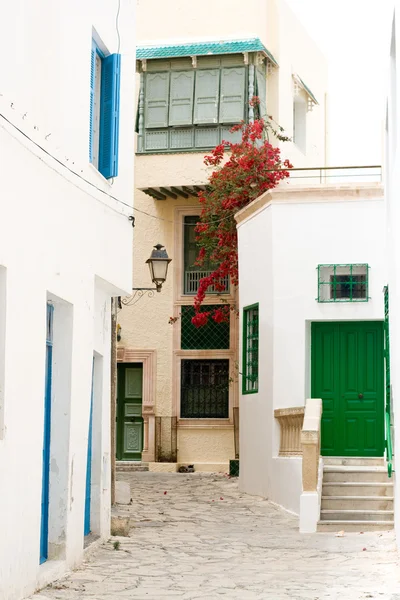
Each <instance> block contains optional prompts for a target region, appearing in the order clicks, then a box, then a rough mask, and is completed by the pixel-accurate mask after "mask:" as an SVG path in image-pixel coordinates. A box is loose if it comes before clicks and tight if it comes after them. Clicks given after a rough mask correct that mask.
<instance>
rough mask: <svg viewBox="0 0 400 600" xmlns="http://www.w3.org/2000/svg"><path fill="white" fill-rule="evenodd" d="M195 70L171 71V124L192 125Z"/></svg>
mask: <svg viewBox="0 0 400 600" xmlns="http://www.w3.org/2000/svg"><path fill="white" fill-rule="evenodd" d="M193 88H194V71H178V72H172V73H171V91H170V97H169V124H170V125H191V124H192V120H193Z"/></svg>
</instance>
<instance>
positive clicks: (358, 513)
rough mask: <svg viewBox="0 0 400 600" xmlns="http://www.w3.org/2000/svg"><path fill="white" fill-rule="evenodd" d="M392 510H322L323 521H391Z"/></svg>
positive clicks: (392, 516)
mask: <svg viewBox="0 0 400 600" xmlns="http://www.w3.org/2000/svg"><path fill="white" fill-rule="evenodd" d="M393 519H394V512H393V511H392V510H321V518H320V520H321V521H390V522H393Z"/></svg>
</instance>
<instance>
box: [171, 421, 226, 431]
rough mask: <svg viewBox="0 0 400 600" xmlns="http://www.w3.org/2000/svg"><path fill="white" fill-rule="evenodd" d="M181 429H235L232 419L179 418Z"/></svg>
mask: <svg viewBox="0 0 400 600" xmlns="http://www.w3.org/2000/svg"><path fill="white" fill-rule="evenodd" d="M178 427H179V428H181V429H233V421H232V420H231V419H178Z"/></svg>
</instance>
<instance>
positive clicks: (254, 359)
mask: <svg viewBox="0 0 400 600" xmlns="http://www.w3.org/2000/svg"><path fill="white" fill-rule="evenodd" d="M258 325H259V323H258V304H253V305H252V306H246V308H244V309H243V374H242V382H243V383H242V391H243V394H254V393H256V392H258Z"/></svg>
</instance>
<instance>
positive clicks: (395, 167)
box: [385, 0, 400, 535]
mask: <svg viewBox="0 0 400 600" xmlns="http://www.w3.org/2000/svg"><path fill="white" fill-rule="evenodd" d="M394 5H395V12H394V16H393V23H392V32H391V44H390V71H389V77H390V82H389V96H388V105H387V120H386V181H385V183H386V190H385V192H386V193H385V197H386V228H387V229H386V231H387V235H386V249H387V257H388V271H389V272H388V284H389V286H388V287H389V311H390V312H389V326H390V364H391V369H390V383H391V390H390V391H391V413H392V414H391V419H392V425H393V426H394V429H396V428H397V426H398V425H399V424H400V421H399V418H400V414H399V406H398V402H399V400H398V398H399V394H400V371H399V367H398V365H399V356H400V314H399V310H398V302H399V298H400V244H399V239H398V223H399V219H400V209H399V205H398V204H399V202H398V192H399V189H400V155H399V143H400V127H399V114H400V87H399V77H400V76H399V73H400V63H399V60H400V59H399V56H398V50H397V48H396V46H397V44H398V43H399V40H400V29H399V27H400V22H399V14H400V3H399V2H398V1H397V0H396V2H395V3H394ZM392 430H393V429H392ZM399 444H400V439H399V437H398V436H394V440H393V452H394V455H396V453H398V452H400V449H399V448H400V446H399ZM397 486H398V480H397ZM397 489H398V487H397ZM398 508H399V494H397V495H396V499H395V510H397V511H398ZM395 524H396V534H397V535H399V532H400V524H399V521H398V519H397V520H396V521H395Z"/></svg>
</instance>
